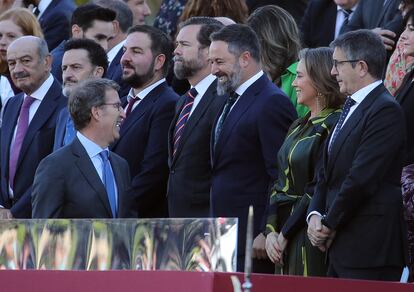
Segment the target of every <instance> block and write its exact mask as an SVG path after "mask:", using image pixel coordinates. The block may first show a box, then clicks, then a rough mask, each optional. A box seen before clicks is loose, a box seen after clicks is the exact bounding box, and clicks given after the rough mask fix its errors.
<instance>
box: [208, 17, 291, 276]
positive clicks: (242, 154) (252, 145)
mask: <svg viewBox="0 0 414 292" xmlns="http://www.w3.org/2000/svg"><path fill="white" fill-rule="evenodd" d="M211 40H212V42H211V45H210V52H209V56H210V60H211V62H212V68H211V72H212V73H213V74H214V75H216V76H217V77H218V82H217V92H218V93H219V94H223V93H229V95H230V96H229V98H228V100H227V102H226V104H225V106H224V108H223V110H222V111H221V113H220V114H219V115H218V117H217V119H216V122H215V124H214V125H213V130H212V142H211V143H212V147H213V148H212V164H213V173H212V186H211V210H212V215H213V216H214V217H237V218H238V219H239V233H238V234H239V240H238V251H237V253H238V259H237V269H238V271H241V270H242V269H243V268H242V267H243V265H244V251H245V242H246V226H247V212H248V208H249V205H253V207H254V236H255V237H256V236H257V238H256V240H255V244H254V249H255V250H254V256H255V257H256V258H266V257H267V256H266V251H265V238H264V236H263V234H261V232H262V231H264V228H265V217H266V208H267V206H268V201H269V197H268V193H269V187H270V186H271V185H272V183H273V182H274V180H275V179H276V176H277V152H278V150H279V147H280V146H281V145H282V143H283V140H284V139H285V135H286V132H287V130H288V128H289V126H290V124H291V123H292V122H293V120H295V118H296V112H295V109H294V108H293V106H292V104H291V102H290V101H289V99H288V98H287V96H286V95H285V94H283V92H282V91H281V90H280V89H279V88H277V87H276V86H275V85H274V84H273V83H272V82H271V81H270V80H269V79H268V78H267V76H266V75H265V74H264V73H263V71H262V66H261V64H260V45H259V40H258V38H257V36H256V34H255V33H254V31H253V30H252V29H251V28H249V27H247V26H245V25H239V24H234V25H229V26H226V27H224V28H223V29H221V30H220V31H218V32H216V33H213V34H212V35H211ZM259 234H260V235H259ZM258 235H259V236H258Z"/></svg>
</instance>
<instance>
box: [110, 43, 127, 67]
mask: <svg viewBox="0 0 414 292" xmlns="http://www.w3.org/2000/svg"><path fill="white" fill-rule="evenodd" d="M125 41H126V40H123V41H122V42H120V43H119V44H117V45H116V46H115V47H113V48H112V49H111V50H110V51H109V52H108V53H107V56H108V62H109V64H110V63H112V61H113V60H114V59H115V57H116V55H117V54H118V52H119V50H120V49H121V48H122V47H123V46H124V44H125Z"/></svg>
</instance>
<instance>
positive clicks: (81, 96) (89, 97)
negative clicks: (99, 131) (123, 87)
mask: <svg viewBox="0 0 414 292" xmlns="http://www.w3.org/2000/svg"><path fill="white" fill-rule="evenodd" d="M108 89H113V90H115V91H118V90H119V85H118V84H117V83H116V82H115V81H113V80H109V79H106V78H96V79H95V78H88V79H86V80H84V81H82V82H80V83H79V84H78V85H77V86H76V87H75V88H74V89H73V90H72V91H71V93H70V94H69V100H68V108H69V113H70V115H71V117H72V120H73V124H74V126H75V128H76V130H78V131H79V130H82V129H84V128H85V127H86V126H87V125H88V124H89V122H90V120H91V115H92V112H91V110H92V107H97V106H101V105H103V104H104V103H105V95H106V91H107V90H108Z"/></svg>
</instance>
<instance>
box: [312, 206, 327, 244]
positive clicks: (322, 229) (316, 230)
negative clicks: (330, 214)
mask: <svg viewBox="0 0 414 292" xmlns="http://www.w3.org/2000/svg"><path fill="white" fill-rule="evenodd" d="M321 218H322V217H321V216H319V215H317V214H314V215H312V216H311V217H310V218H309V223H308V237H309V240H310V242H311V243H312V245H313V246H318V247H320V246H324V245H325V242H326V241H327V240H328V238H329V235H330V230H329V228H328V227H326V226H323V225H322V222H321Z"/></svg>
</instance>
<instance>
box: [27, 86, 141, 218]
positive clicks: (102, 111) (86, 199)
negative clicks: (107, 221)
mask: <svg viewBox="0 0 414 292" xmlns="http://www.w3.org/2000/svg"><path fill="white" fill-rule="evenodd" d="M118 89H119V86H118V85H117V84H116V83H115V82H114V81H112V80H109V79H88V80H86V81H84V82H82V83H80V84H79V86H77V87H76V88H74V89H72V90H71V94H70V95H69V103H68V107H69V112H70V115H71V117H72V120H73V123H74V125H75V128H76V130H77V131H78V132H77V133H76V137H75V139H74V140H73V142H72V143H71V144H69V145H67V146H65V147H63V148H61V149H59V150H58V151H56V152H54V153H52V154H51V155H49V156H47V157H46V158H45V159H44V160H42V161H41V163H40V164H39V167H38V169H37V171H36V175H35V178H34V183H33V192H32V208H33V212H32V217H33V218H119V217H135V213H134V211H132V210H134V208H133V205H132V203H131V202H130V197H129V196H130V193H129V191H130V183H131V180H130V175H129V168H128V164H127V162H126V161H125V160H124V159H123V158H121V157H120V156H118V155H116V154H115V153H113V152H111V151H109V150H108V146H109V145H110V144H111V143H113V142H114V141H115V140H117V139H119V131H120V126H121V123H122V121H123V120H124V118H125V113H124V111H123V108H122V106H121V101H120V99H119V96H118V93H117V91H118Z"/></svg>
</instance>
